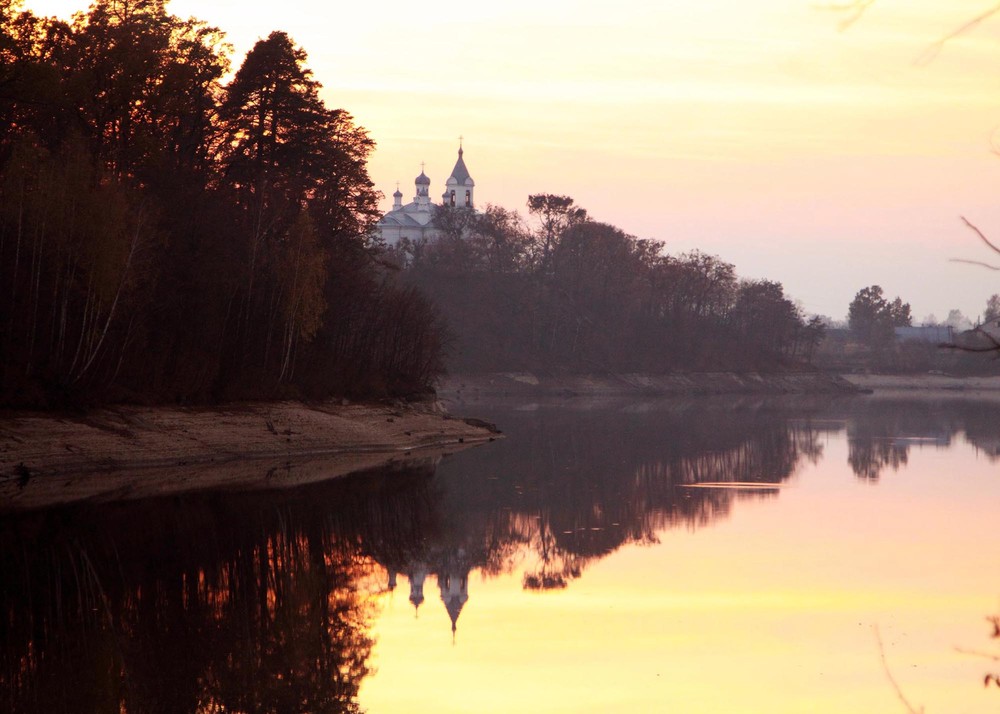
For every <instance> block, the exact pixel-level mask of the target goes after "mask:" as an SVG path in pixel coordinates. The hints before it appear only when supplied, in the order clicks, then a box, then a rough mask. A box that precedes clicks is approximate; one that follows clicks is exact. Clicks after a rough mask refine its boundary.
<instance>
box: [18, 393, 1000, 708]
mask: <svg viewBox="0 0 1000 714" xmlns="http://www.w3.org/2000/svg"><path fill="white" fill-rule="evenodd" d="M464 408H465V410H466V411H468V412H469V413H470V414H474V415H476V416H480V417H484V418H488V419H490V420H493V421H495V422H496V423H497V424H498V426H499V427H500V428H501V429H502V430H503V431H504V432H505V433H506V438H505V439H503V440H500V441H497V442H495V443H491V444H488V445H485V446H482V447H478V448H475V449H470V450H467V451H463V452H460V453H456V454H454V455H451V456H449V457H446V458H444V459H443V460H439V461H438V460H435V461H430V460H428V461H425V462H419V463H414V464H409V465H407V466H394V467H391V468H386V469H380V470H375V471H370V472H366V473H361V474H356V475H353V476H350V477H345V478H340V479H334V480H332V481H329V482H327V483H322V484H318V485H314V486H311V487H308V488H302V489H298V490H286V491H274V492H266V491H256V492H249V493H201V494H189V495H184V496H177V497H171V498H165V499H147V500H142V501H134V502H124V503H111V504H80V505H76V506H73V507H68V508H59V509H51V510H45V511H38V512H33V513H26V514H19V515H5V516H4V517H3V518H2V520H0V538H2V540H0V572H2V574H3V575H2V579H0V608H2V620H0V697H3V699H0V710H3V711H17V712H54V711H74V712H77V711H78V712H160V711H162V712H342V711H343V712H349V711H369V712H373V713H381V712H403V711H405V712H434V714H442V713H446V712H469V711H477V712H511V711H531V712H536V711H537V712H618V711H621V712H625V711H628V712H668V711H670V712H763V711H767V712H769V714H773V713H775V712H804V711H809V712H845V711H880V712H882V711H902V712H906V711H907V707H909V708H910V709H911V710H913V711H916V710H919V709H921V708H923V710H924V711H925V712H926V713H927V714H933V713H935V712H948V713H949V714H953V713H955V712H984V711H996V710H997V708H998V707H1000V688H998V687H997V686H996V685H994V684H993V683H992V680H990V684H989V686H984V681H985V679H986V677H987V676H989V675H991V674H992V673H994V672H996V673H1000V663H998V661H997V660H996V656H997V655H1000V640H997V639H994V638H993V637H991V635H992V634H993V633H994V627H995V623H994V622H993V621H991V618H995V617H996V616H998V615H1000V572H998V571H997V569H996V553H997V546H998V545H1000V537H998V529H997V522H998V518H997V516H998V512H1000V418H998V417H1000V401H998V400H994V399H987V398H983V399H974V398H955V397H951V396H946V395H942V396H940V397H937V398H924V399H919V400H913V399H904V398H902V397H900V398H873V397H863V398H849V399H829V398H824V399H807V398H796V399H784V400H767V399H739V398H712V399H707V398H706V399H698V400H687V401H678V400H669V401H648V402H615V401H598V402H595V401H585V400H571V401H563V402H554V403H550V404H545V403H542V404H529V405H526V404H502V403H495V404H489V403H479V404H476V405H474V406H466V407H464Z"/></svg>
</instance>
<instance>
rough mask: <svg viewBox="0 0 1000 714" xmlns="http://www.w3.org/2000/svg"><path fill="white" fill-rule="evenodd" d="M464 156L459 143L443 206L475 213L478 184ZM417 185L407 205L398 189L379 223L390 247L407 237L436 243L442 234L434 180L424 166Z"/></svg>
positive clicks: (384, 238) (377, 227) (383, 237)
mask: <svg viewBox="0 0 1000 714" xmlns="http://www.w3.org/2000/svg"><path fill="white" fill-rule="evenodd" d="M464 153H465V152H464V151H463V149H462V146H461V144H459V147H458V161H456V162H455V168H453V169H452V170H451V176H449V177H448V179H447V181H445V191H444V193H443V194H442V196H441V204H440V205H442V206H453V207H455V208H467V209H469V210H473V211H474V210H475V207H476V204H475V189H476V182H475V181H473V180H472V176H470V175H469V169H468V168H467V167H466V166H465V159H464V158H462V155H463V154H464ZM413 183H414V186H415V188H416V191H415V195H414V197H413V200H412V201H410V202H409V203H407V204H405V205H404V204H403V194H402V192H401V191H400V190H399V188H398V187H397V188H396V192H395V193H393V194H392V210H391V211H389V212H388V213H386V214H385V215H384V216H382V218H381V219H380V220H379V222H378V223H377V224H376V230H377V231H378V234H379V235H380V236H381V238H382V240H383V241H384V242H385V244H386V245H396V244H397V243H399V242H400V241H401V240H402V239H403V238H407V239H409V240H411V241H416V240H420V239H425V240H435V239H437V238H439V237H440V235H441V231H440V229H439V228H438V226H436V225H435V224H434V211H435V204H433V203H431V198H430V185H431V180H430V178H428V177H427V175H426V174H425V173H424V170H423V167H421V169H420V175H419V176H417V178H416V179H415V180H414V181H413Z"/></svg>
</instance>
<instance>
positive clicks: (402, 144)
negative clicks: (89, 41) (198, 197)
mask: <svg viewBox="0 0 1000 714" xmlns="http://www.w3.org/2000/svg"><path fill="white" fill-rule="evenodd" d="M990 5H991V3H983V2H972V1H968V2H956V3H945V2H943V1H941V0H879V2H878V3H876V4H875V5H874V6H872V7H871V9H870V10H869V11H868V12H867V13H866V14H865V15H864V17H863V18H862V19H861V20H860V21H859V22H857V23H855V24H853V25H852V26H851V27H850V28H849V29H848V30H847V31H843V32H842V31H839V30H838V26H839V23H840V21H841V20H842V19H843V16H841V15H838V14H836V13H832V12H829V11H825V10H821V9H818V8H817V6H816V5H814V4H811V3H809V2H808V1H807V0H757V1H756V2H754V3H742V2H734V1H726V0H707V1H704V2H700V3H697V4H694V3H679V2H670V3H664V4H662V6H661V7H650V6H648V5H647V3H643V2H635V1H634V0H626V1H625V2H618V3H613V4H609V3H604V2H601V3H598V2H576V3H545V4H541V3H537V2H534V3H529V2H525V1H524V0H510V1H509V2H505V3H490V4H489V5H488V6H487V5H480V4H476V3H470V4H469V5H467V6H463V7H461V8H460V9H457V8H456V9H454V10H451V11H444V10H442V8H441V7H440V6H438V5H435V4H433V3H428V4H419V3H417V4H414V3H404V2H398V1H396V0H387V1H386V2H381V3H377V4H376V3H367V4H354V5H350V6H343V5H337V6H332V5H329V4H326V3H319V2H308V1H305V0H291V1H288V2H284V3H280V4H265V3H237V2H235V1H234V0H225V1H222V0H211V1H207V2H206V1H205V0H201V1H199V2H195V1H194V0H175V1H174V2H172V3H171V4H170V5H169V9H170V10H171V11H172V12H174V13H176V14H178V15H182V16H187V15H194V16H196V17H199V18H202V19H204V20H206V21H207V22H209V23H212V24H214V25H216V26H218V27H219V28H221V29H222V30H224V31H225V32H226V33H227V35H228V38H229V40H230V42H232V44H233V45H234V49H235V52H234V64H235V65H236V66H238V64H239V62H240V61H241V60H242V57H243V55H244V54H245V53H246V51H247V50H248V49H249V48H250V47H251V46H252V44H253V42H254V41H256V40H257V39H258V38H259V37H264V36H267V34H268V33H269V32H270V31H271V30H274V29H281V30H285V31H287V32H288V33H289V34H290V35H291V37H292V38H293V39H294V40H295V41H296V42H297V43H298V44H299V45H301V46H302V47H303V48H305V50H306V51H307V52H308V54H309V59H308V65H309V66H310V67H311V68H312V69H313V71H314V74H315V76H316V78H317V79H318V80H319V81H321V82H322V83H323V85H324V87H325V90H324V91H325V94H324V99H325V100H326V101H327V103H328V104H329V105H330V106H338V107H344V108H346V109H347V110H348V111H350V112H351V113H352V114H353V115H354V116H355V118H356V120H357V121H358V123H359V124H360V125H361V126H364V127H366V128H367V129H368V130H369V132H370V133H371V136H372V138H373V139H375V141H376V142H377V144H378V150H377V151H376V153H375V154H374V156H373V158H372V161H371V163H370V167H369V168H370V171H371V175H372V178H373V179H374V180H375V182H376V184H377V186H378V188H379V189H381V190H382V192H383V193H384V194H386V195H387V196H388V195H389V194H391V193H392V191H393V190H394V189H395V184H396V182H397V181H399V183H400V187H401V190H402V191H403V192H404V194H405V195H406V196H407V197H410V196H411V195H412V190H413V183H412V182H413V178H414V177H415V176H416V175H417V174H418V173H419V172H420V163H421V162H426V172H427V174H428V175H429V176H430V177H431V180H432V181H433V183H432V186H431V191H432V195H435V194H434V193H433V192H434V190H436V189H437V190H440V189H442V188H443V180H444V178H445V177H446V176H447V173H448V171H449V169H450V166H451V165H452V164H453V163H454V159H455V150H456V149H457V145H458V137H459V136H460V135H462V136H464V137H465V149H466V154H465V158H466V161H467V163H468V165H469V169H470V171H471V173H472V174H473V176H474V178H475V180H476V196H477V202H478V203H479V204H480V205H483V204H485V203H487V202H490V203H495V204H499V205H503V206H505V207H508V208H517V209H519V210H522V212H523V207H524V204H525V201H526V198H527V196H528V194H530V193H538V192H547V193H559V194H566V195H570V196H572V197H574V198H575V199H576V201H577V203H578V204H579V205H582V206H584V207H585V208H587V209H588V210H589V211H590V213H591V215H593V216H594V217H595V218H596V219H598V220H603V221H607V222H609V223H612V224H615V225H618V226H621V227H622V228H623V229H624V230H626V231H629V232H631V233H633V234H635V235H637V236H639V237H644V238H657V239H660V240H663V241H665V243H666V245H667V248H668V250H670V251H671V252H677V251H682V250H690V249H695V248H697V249H700V250H703V251H706V252H708V253H713V254H717V255H719V256H721V257H722V258H724V259H725V260H727V261H730V262H733V263H735V265H736V268H737V270H738V271H739V273H740V275H742V276H746V277H761V278H770V279H773V280H778V281H780V282H781V283H783V284H784V286H785V288H786V291H787V293H788V294H789V295H791V296H792V297H794V298H797V299H799V300H800V301H801V302H802V304H803V307H804V308H805V310H806V311H808V312H810V313H820V314H825V315H829V316H832V317H834V318H842V317H843V316H844V315H845V314H846V310H847V305H848V303H849V302H850V300H851V298H852V297H853V296H854V294H855V293H856V292H857V291H858V289H860V288H862V287H864V286H866V285H870V284H873V283H877V284H880V285H882V287H883V288H884V289H885V292H886V293H887V294H889V295H897V294H898V295H900V296H901V297H902V298H903V299H904V300H906V301H909V302H910V303H911V305H912V306H913V314H914V317H915V319H916V321H920V320H922V319H923V318H924V317H925V316H926V315H928V314H929V313H934V314H935V315H936V316H937V317H938V318H939V319H943V318H944V317H945V316H946V315H947V313H948V310H949V309H951V308H959V309H961V310H962V311H963V312H964V313H965V314H966V315H969V316H970V317H973V318H974V317H975V316H977V315H978V314H980V313H981V312H982V310H983V308H984V306H985V302H986V299H987V298H988V297H989V295H991V294H993V293H994V292H998V290H1000V288H998V286H997V280H996V275H995V273H992V272H991V271H988V270H983V269H979V268H975V267H972V266H969V265H962V264H957V263H950V262H948V261H949V258H967V259H974V260H975V259H978V260H990V259H991V258H992V257H993V256H991V255H990V254H989V253H988V252H987V251H986V250H985V249H984V248H983V247H982V246H981V244H980V243H978V242H977V239H976V238H975V236H974V235H973V234H972V233H970V232H969V231H968V229H966V228H964V227H963V226H962V224H961V222H960V220H959V216H960V215H964V216H966V217H968V218H969V219H970V220H971V221H973V222H974V223H975V224H977V225H978V226H979V227H980V228H982V229H983V231H984V232H985V233H986V234H987V235H992V236H994V237H1000V212H998V211H997V209H996V198H995V195H994V187H995V185H996V182H997V179H998V178H1000V158H998V157H997V156H996V155H995V154H994V153H992V151H993V149H992V146H991V137H992V135H993V133H994V131H995V129H996V127H997V125H998V123H1000V92H998V83H1000V80H998V77H997V74H996V67H997V64H998V59H1000V50H998V48H997V43H996V40H997V38H998V36H1000V18H998V19H995V20H993V21H992V22H986V23H983V24H982V25H980V26H979V27H977V28H975V29H974V30H973V31H971V32H968V33H966V34H964V35H962V36H961V37H959V38H956V39H954V40H952V41H950V42H948V43H947V45H945V46H944V48H943V50H942V51H941V52H939V53H938V54H937V55H936V56H935V57H934V58H933V59H932V60H931V61H930V62H920V61H918V60H919V59H920V58H921V57H922V56H923V55H924V54H925V51H926V50H927V49H928V47H929V46H931V45H932V44H933V42H934V41H935V40H937V39H939V38H940V37H941V36H942V35H944V34H946V33H948V32H949V31H951V30H953V29H954V28H955V27H956V26H958V25H960V24H961V23H962V22H963V21H965V20H967V19H968V18H969V17H971V16H974V15H976V14H977V13H979V12H982V11H983V10H985V9H986V8H988V7H989V6H990ZM28 7H29V8H30V9H32V10H34V11H35V12H36V13H40V14H57V15H60V16H64V17H66V16H68V15H70V14H71V13H72V12H73V11H75V10H80V9H83V6H82V4H81V3H79V2H67V1H66V0H32V1H31V2H29V3H28ZM390 203H391V199H388V200H386V201H384V203H383V205H384V207H386V208H388V205H389V204H390Z"/></svg>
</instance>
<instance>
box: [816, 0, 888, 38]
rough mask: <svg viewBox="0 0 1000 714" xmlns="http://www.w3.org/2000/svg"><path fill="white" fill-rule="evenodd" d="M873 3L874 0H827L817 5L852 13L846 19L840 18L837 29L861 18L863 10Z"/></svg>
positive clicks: (843, 27)
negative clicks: (837, 0) (846, 0)
mask: <svg viewBox="0 0 1000 714" xmlns="http://www.w3.org/2000/svg"><path fill="white" fill-rule="evenodd" d="M874 4H875V0H850V2H828V3H823V4H821V5H817V6H816V7H818V8H819V9H821V10H833V11H834V12H852V13H853V14H852V15H851V16H850V17H848V18H847V19H846V20H841V21H840V24H838V25H837V29H838V30H841V31H843V30H846V29H847V28H849V27H850V26H851V25H853V24H854V23H855V22H857V21H858V20H860V19H861V16H862V15H864V14H865V10H867V9H868V8H869V7H871V6H872V5H874Z"/></svg>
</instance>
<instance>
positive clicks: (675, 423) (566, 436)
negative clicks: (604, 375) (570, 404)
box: [436, 400, 822, 590]
mask: <svg viewBox="0 0 1000 714" xmlns="http://www.w3.org/2000/svg"><path fill="white" fill-rule="evenodd" d="M706 404H708V406H709V409H708V413H707V414H706V413H705V411H706ZM490 416H491V417H492V418H494V419H498V420H499V421H501V423H503V424H504V426H505V429H506V430H507V431H508V433H509V434H510V439H511V440H515V441H516V443H517V448H505V446H506V445H505V444H502V445H495V446H491V447H489V448H487V449H482V450H477V452H474V453H470V454H466V455H463V459H462V463H463V465H464V468H462V469H461V470H459V469H457V468H453V467H452V465H450V464H445V465H444V466H443V467H442V469H441V471H439V473H438V476H437V478H436V481H437V482H438V483H441V484H442V490H443V491H444V493H445V494H446V499H447V500H448V501H449V503H450V504H451V505H445V506H444V510H445V511H446V512H451V511H452V509H453V508H457V507H458V504H459V503H461V504H462V508H463V509H464V510H465V511H466V512H469V513H476V514H478V515H477V516H476V517H475V518H474V519H473V522H475V523H477V524H484V525H483V526H482V527H485V529H486V532H485V533H484V534H483V539H484V541H485V542H486V543H488V544H489V545H490V547H489V548H488V551H489V559H490V560H489V567H490V568H492V569H493V570H496V571H503V570H509V569H512V568H515V567H518V566H521V567H523V568H524V570H525V574H524V576H523V586H524V587H525V589H528V590H551V589H562V588H564V587H566V586H567V584H568V583H570V582H571V581H572V580H573V579H575V578H577V577H579V576H580V574H581V573H582V572H583V571H584V569H585V568H586V566H587V565H588V563H590V562H591V561H593V560H595V559H598V558H602V557H604V556H606V555H607V554H609V553H611V552H613V551H614V550H616V549H618V548H620V547H621V546H622V545H624V544H626V543H637V544H652V543H656V542H657V540H658V533H659V532H661V531H662V530H664V529H667V528H673V527H702V526H706V525H709V524H711V523H712V522H714V521H715V520H716V519H718V518H720V517H725V516H726V515H727V514H728V513H729V510H730V509H731V507H732V504H733V502H734V501H735V500H736V499H741V498H766V497H773V496H774V495H776V494H777V489H776V488H775V489H766V488H764V489H754V490H753V491H745V490H740V489H736V488H713V489H707V488H704V489H702V488H698V489H693V488H687V486H691V485H696V484H701V483H706V482H712V483H715V484H723V485H724V484H727V483H728V484H743V483H752V484H762V485H766V484H771V483H773V484H776V485H778V484H780V483H782V482H783V481H785V480H787V479H788V478H789V477H790V476H791V475H792V473H793V472H794V470H795V468H796V465H797V464H798V463H799V462H800V460H802V459H803V458H807V459H810V460H816V459H818V458H819V457H820V455H821V454H822V445H821V444H820V442H819V440H818V438H817V430H816V429H814V428H813V427H812V426H811V425H810V424H809V423H808V420H807V421H805V422H791V421H790V420H789V419H788V414H787V413H786V412H784V411H782V410H779V409H773V408H771V406H770V405H769V404H768V403H764V402H745V403H743V402H741V403H737V404H735V405H734V404H733V403H732V402H726V403H721V402H720V403H717V404H715V405H714V406H713V403H712V402H707V403H706V402H705V401H704V400H703V401H701V402H699V403H697V405H695V404H693V403H677V402H674V403H670V404H665V403H660V404H656V405H652V406H651V408H649V409H645V408H642V409H635V408H631V409H624V410H623V409H620V408H613V407H609V408H594V409H586V410H585V409H580V410H566V409H561V408H557V409H544V408H542V409H539V410H536V411H528V412H524V411H517V410H506V411H504V410H501V411H499V412H498V413H493V414H490ZM456 466H457V465H456ZM497 544H499V546H500V547H495V546H496V545H497ZM511 544H516V546H517V547H511Z"/></svg>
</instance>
